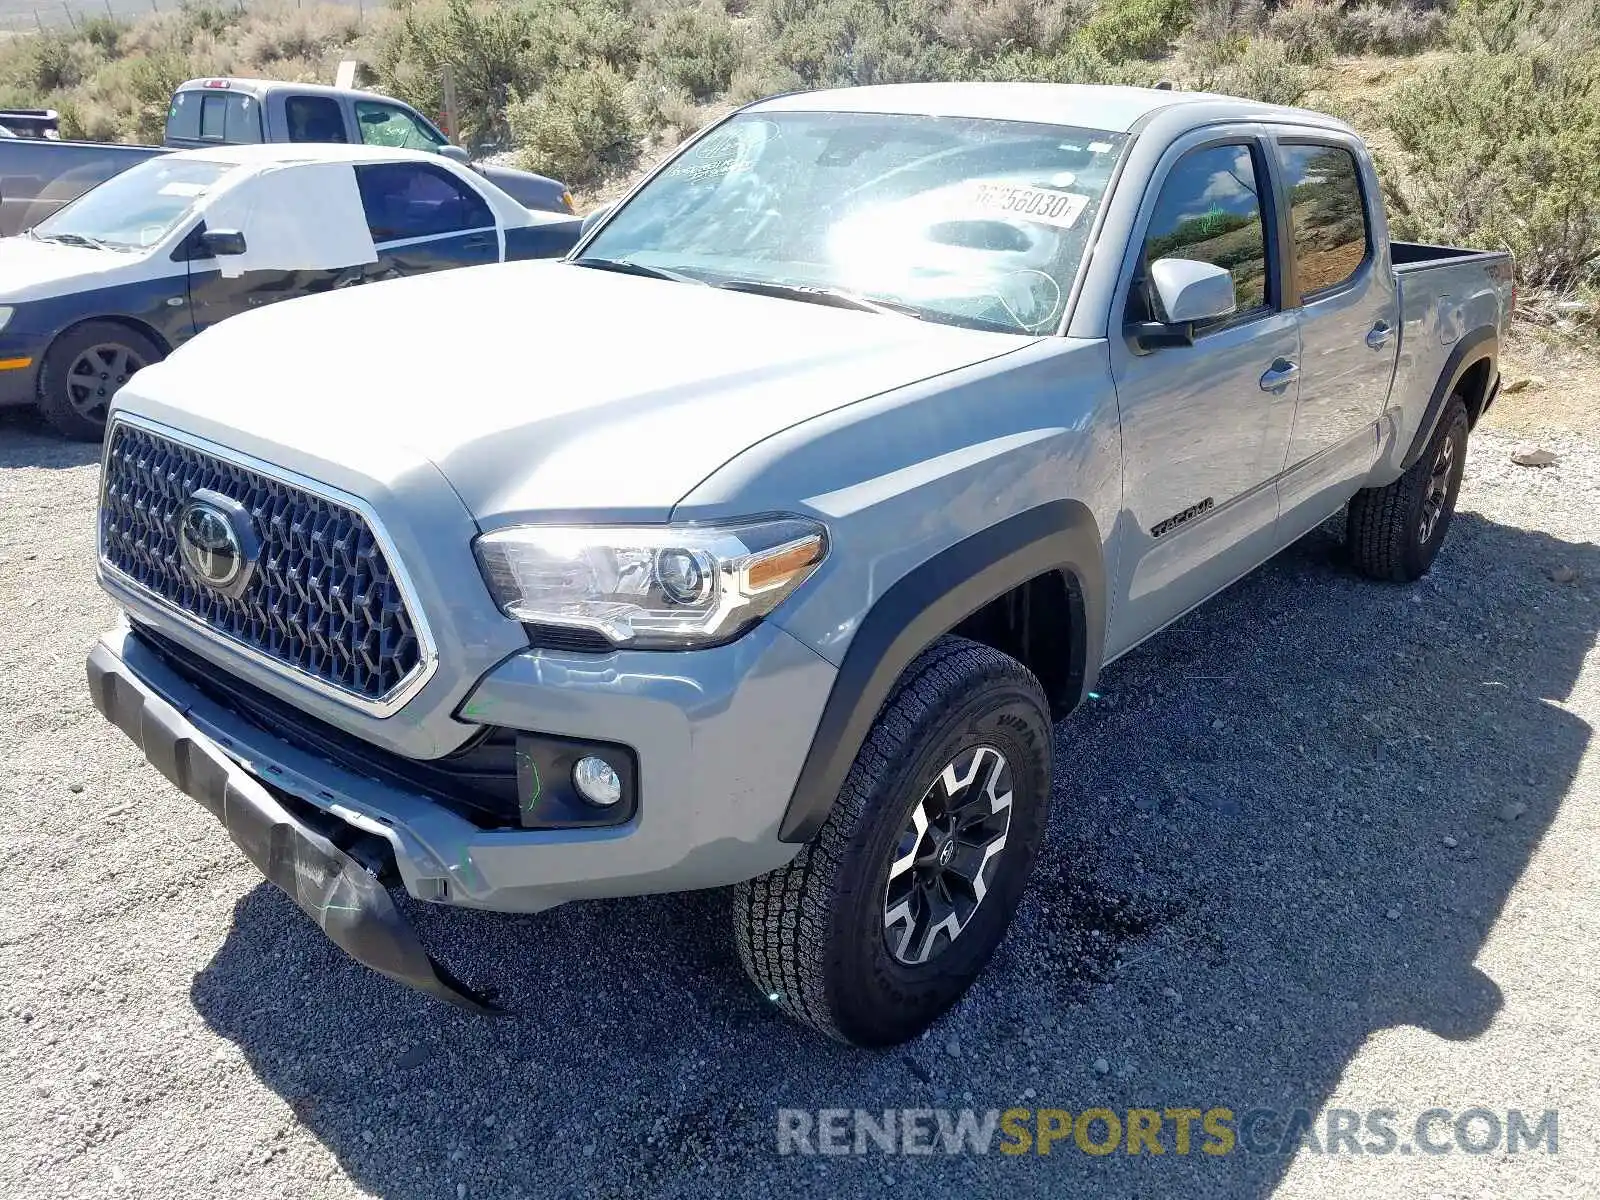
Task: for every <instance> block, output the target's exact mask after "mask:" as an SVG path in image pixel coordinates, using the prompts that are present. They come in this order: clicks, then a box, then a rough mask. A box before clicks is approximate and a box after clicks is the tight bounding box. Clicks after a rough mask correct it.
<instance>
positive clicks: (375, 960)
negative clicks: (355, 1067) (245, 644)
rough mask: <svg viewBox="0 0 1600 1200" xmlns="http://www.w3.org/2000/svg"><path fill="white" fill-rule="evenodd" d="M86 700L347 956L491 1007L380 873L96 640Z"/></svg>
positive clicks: (444, 995) (421, 987)
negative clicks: (417, 925)
mask: <svg viewBox="0 0 1600 1200" xmlns="http://www.w3.org/2000/svg"><path fill="white" fill-rule="evenodd" d="M88 674H89V694H90V696H91V697H92V698H93V700H94V705H95V707H96V708H98V709H99V710H100V712H101V713H102V714H104V715H105V717H106V719H107V720H109V721H111V722H112V723H113V724H114V725H116V726H117V727H118V728H119V729H121V730H122V731H123V732H124V733H126V734H127V735H128V736H129V737H130V738H132V739H133V741H134V743H135V744H136V745H137V746H139V747H140V749H142V750H143V751H144V755H145V757H146V758H147V759H149V761H150V762H151V763H152V764H154V765H155V767H156V768H157V769H158V770H159V771H160V772H161V773H162V774H163V775H165V776H166V777H167V778H168V779H169V780H171V781H172V783H173V785H174V786H176V787H177V788H178V789H179V790H180V791H182V792H183V793H185V794H186V795H188V796H190V797H192V798H193V799H195V800H197V801H199V802H200V803H201V804H202V805H204V806H205V807H206V809H207V810H209V811H210V813H211V814H212V815H213V816H214V817H216V818H217V820H219V821H221V822H222V826H223V828H224V829H226V830H227V831H228V836H229V837H230V838H232V839H233V841H234V843H235V844H236V845H237V846H238V847H239V848H240V849H241V850H243V851H244V853H245V855H246V857H248V858H249V859H250V861H251V862H253V863H254V864H255V865H256V867H257V868H259V869H260V871H261V873H262V874H263V875H265V876H266V877H267V878H268V879H270V880H271V881H272V882H273V883H275V884H277V885H278V887H280V888H282V889H283V890H284V891H285V892H287V893H288V895H289V898H290V899H292V900H293V901H294V902H295V904H297V905H298V906H299V907H300V909H301V910H302V911H303V912H304V913H305V914H306V915H307V916H309V917H310V918H311V919H312V920H313V921H315V922H316V923H317V925H318V926H319V927H320V928H321V929H322V931H323V932H324V933H325V934H327V935H328V936H329V937H330V938H332V939H333V941H334V942H335V943H337V944H338V945H339V946H340V948H341V949H343V950H344V951H345V952H346V953H347V954H349V955H350V957H351V958H354V959H355V960H356V961H357V962H360V963H364V964H366V965H367V966H369V967H371V968H372V969H373V970H374V971H377V972H379V973H380V974H383V975H387V976H388V977H389V978H390V979H393V980H396V981H398V982H400V983H404V984H407V985H409V986H410V987H413V988H416V989H417V990H418V991H422V992H426V993H427V994H429V995H430V996H434V997H437V998H438V999H440V1000H447V1001H449V1002H450V1003H452V1004H457V1005H460V1006H462V1007H464V1008H469V1009H472V1010H474V1011H477V1012H486V1013H487V1012H498V1011H499V1010H498V1009H497V1008H495V1006H494V1005H493V1004H492V1003H490V1001H489V999H488V998H487V997H486V996H484V995H481V994H479V993H477V992H475V991H473V990H472V989H470V988H468V987H467V986H466V985H465V984H463V983H462V982H461V981H460V980H458V979H457V978H456V977H455V976H454V975H452V974H451V973H450V971H449V970H448V968H446V967H445V966H444V965H443V964H441V963H439V962H437V961H435V960H434V958H433V957H432V956H431V955H430V954H429V953H428V952H427V950H426V949H424V947H423V945H422V942H421V940H420V939H419V938H418V937H417V934H416V932H415V931H414V930H413V929H412V928H411V926H410V924H409V923H407V921H406V920H405V918H404V917H402V916H401V915H400V913H399V912H398V910H396V908H395V906H394V901H393V900H392V899H391V898H390V896H389V892H388V890H387V889H386V888H385V887H384V886H383V884H382V883H381V882H380V880H379V879H378V877H377V876H376V875H375V874H373V873H372V872H371V871H369V870H368V869H367V868H366V867H364V866H363V865H362V864H361V863H359V862H357V861H356V859H355V858H352V857H351V856H350V855H349V854H347V853H345V852H344V851H343V850H341V849H340V848H339V847H337V846H335V845H334V844H333V842H332V841H331V840H329V838H328V837H326V836H325V835H323V834H322V833H320V832H318V831H317V829H315V828H314V827H313V826H312V825H311V824H309V823H308V822H306V821H304V820H302V819H300V818H299V817H297V816H296V815H295V814H294V813H293V812H291V811H290V810H289V808H288V807H287V806H286V805H285V804H283V803H282V802H280V801H279V800H278V798H277V797H275V796H274V795H273V794H272V792H271V791H269V790H268V788H267V787H266V786H265V785H263V784H262V783H261V782H260V781H259V780H257V779H256V778H255V777H254V776H252V775H251V774H250V773H249V772H247V771H245V770H244V769H243V768H242V767H240V766H239V765H238V764H237V763H235V762H234V761H233V760H232V759H230V758H229V757H228V756H227V755H226V754H224V753H223V752H222V750H221V749H219V748H218V747H217V745H216V744H215V743H214V742H213V741H212V740H211V739H210V738H209V737H207V736H206V735H205V734H204V733H202V732H201V731H200V730H199V729H197V728H196V727H195V726H194V725H193V724H192V723H191V722H190V721H189V720H188V719H187V718H186V717H185V716H184V715H183V714H182V713H180V712H179V711H178V710H177V709H176V708H174V707H173V706H172V705H171V704H169V703H168V702H167V701H166V700H164V699H162V698H161V697H160V696H159V695H157V694H156V693H155V692H154V691H152V690H151V689H150V688H149V687H148V686H146V685H145V684H144V683H143V682H142V681H141V680H140V679H139V678H138V677H137V676H135V675H134V674H133V673H132V672H131V671H129V670H128V669H127V667H126V665H125V664H124V663H123V661H122V660H121V659H120V658H118V657H117V655H116V654H115V653H113V652H112V650H111V648H110V647H109V646H107V645H106V644H105V643H104V642H102V643H100V644H98V645H96V646H95V648H94V649H93V650H92V651H91V652H90V654H89V662H88Z"/></svg>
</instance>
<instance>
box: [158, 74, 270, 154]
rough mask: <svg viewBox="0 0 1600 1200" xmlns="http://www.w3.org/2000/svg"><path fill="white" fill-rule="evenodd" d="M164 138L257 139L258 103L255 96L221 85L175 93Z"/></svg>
mask: <svg viewBox="0 0 1600 1200" xmlns="http://www.w3.org/2000/svg"><path fill="white" fill-rule="evenodd" d="M167 140H168V141H180V142H194V141H205V142H226V143H228V144H230V145H240V144H246V143H254V142H259V141H260V140H261V105H259V104H258V103H256V99H255V97H254V96H247V95H245V94H244V93H242V92H230V91H224V90H223V89H221V88H217V89H206V90H202V89H199V88H196V89H194V90H192V91H183V92H178V93H177V94H176V95H174V96H173V97H172V104H171V107H169V108H168V109H167Z"/></svg>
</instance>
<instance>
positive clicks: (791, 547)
mask: <svg viewBox="0 0 1600 1200" xmlns="http://www.w3.org/2000/svg"><path fill="white" fill-rule="evenodd" d="M473 549H474V551H475V552H476V553H477V556H478V564H479V566H480V567H481V568H482V570H483V577H484V580H485V581H486V582H487V583H488V585H489V591H490V592H491V593H493V595H494V598H495V602H496V603H497V604H499V605H500V608H501V610H502V611H503V612H504V613H505V614H506V615H507V616H509V617H515V618H516V619H517V620H519V621H525V622H528V623H530V624H535V625H556V626H561V627H564V628H569V629H589V630H594V631H595V632H597V633H600V634H601V635H603V636H604V637H605V638H606V639H607V640H608V641H610V642H612V643H613V644H615V645H618V646H639V647H679V648H681V647H687V646H704V645H710V644H713V643H716V642H725V641H729V640H731V639H732V638H735V637H737V636H738V635H739V634H740V633H742V632H744V630H746V629H747V628H749V627H750V626H751V625H752V624H754V623H755V622H756V621H759V620H760V619H761V618H762V617H764V616H766V615H767V614H768V613H769V612H771V611H772V610H773V609H774V608H776V607H777V606H778V605H779V604H780V603H781V602H782V601H783V599H784V598H785V597H786V596H788V595H789V594H790V593H791V592H793V591H794V590H795V588H797V587H799V586H800V584H801V583H803V582H804V581H805V579H806V577H807V576H809V575H810V574H811V572H813V571H815V570H816V569H817V565H818V564H819V563H820V562H821V561H822V559H823V556H824V555H825V554H827V551H828V542H827V531H826V530H825V529H824V528H823V527H822V526H821V525H819V524H817V523H816V522H815V521H807V520H803V519H801V518H799V517H780V518H775V519H772V520H765V521H750V522H744V523H741V524H737V525H678V526H675V525H641V526H599V525H594V526H566V525H518V526H514V527H512V528H510V529H501V530H497V531H496V532H494V533H489V534H485V535H484V536H483V537H481V538H479V539H478V540H477V542H476V544H475V545H474V547H473Z"/></svg>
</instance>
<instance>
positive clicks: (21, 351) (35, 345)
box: [0, 333, 49, 408]
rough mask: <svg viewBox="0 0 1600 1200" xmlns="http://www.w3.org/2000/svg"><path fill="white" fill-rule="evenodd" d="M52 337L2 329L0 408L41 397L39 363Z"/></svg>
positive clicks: (0, 343)
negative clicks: (7, 331)
mask: <svg viewBox="0 0 1600 1200" xmlns="http://www.w3.org/2000/svg"><path fill="white" fill-rule="evenodd" d="M48 345H49V341H48V339H46V338H43V337H34V336H33V335H31V334H18V333H9V334H7V333H0V408H10V407H12V406H14V405H19V404H33V403H34V402H35V401H36V400H38V398H39V364H40V362H41V361H42V360H43V359H44V352H45V349H46V348H47V346H48Z"/></svg>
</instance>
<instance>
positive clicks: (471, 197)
mask: <svg viewBox="0 0 1600 1200" xmlns="http://www.w3.org/2000/svg"><path fill="white" fill-rule="evenodd" d="M356 186H357V187H358V188H359V189H360V191H361V207H362V209H363V210H364V211H365V213H366V216H367V228H368V229H369V230H371V232H372V241H373V244H374V245H375V246H376V247H377V250H378V262H377V264H376V265H375V266H369V267H368V268H367V278H369V279H391V278H395V277H397V276H402V275H420V274H423V273H425V272H428V271H439V270H443V269H445V268H448V267H469V266H474V265H476V264H478V263H492V262H499V261H500V234H499V230H498V229H497V228H496V226H495V219H494V213H493V211H492V210H491V209H490V208H489V204H488V202H487V201H486V200H484V198H483V197H482V196H480V195H479V194H478V193H477V191H476V190H474V189H473V188H472V186H471V185H470V184H468V183H467V182H466V181H465V180H463V179H461V178H459V177H458V176H457V175H456V174H455V173H454V172H452V171H450V170H449V169H448V168H446V167H443V166H439V165H436V164H434V163H418V162H389V163H364V164H362V165H360V166H357V167H356Z"/></svg>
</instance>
